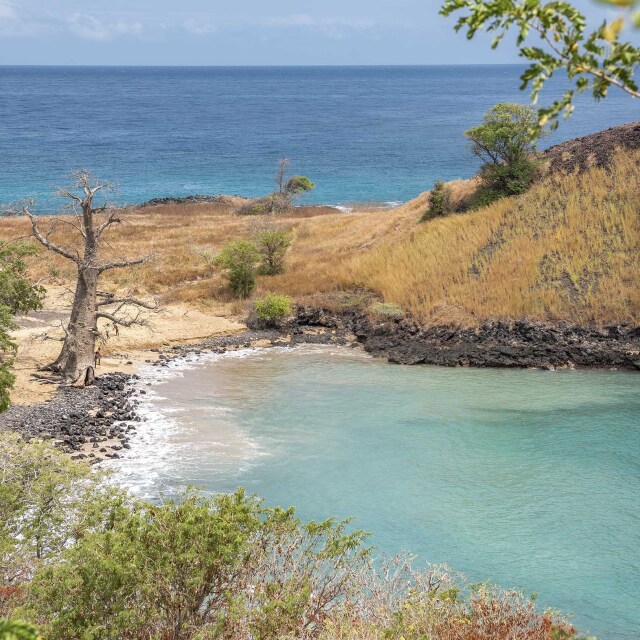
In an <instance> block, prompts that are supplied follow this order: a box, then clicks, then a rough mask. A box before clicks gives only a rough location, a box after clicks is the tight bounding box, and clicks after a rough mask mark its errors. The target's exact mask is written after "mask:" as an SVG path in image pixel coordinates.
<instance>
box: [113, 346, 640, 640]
mask: <svg viewBox="0 0 640 640" xmlns="http://www.w3.org/2000/svg"><path fill="white" fill-rule="evenodd" d="M146 375H147V377H148V378H149V379H150V380H151V379H152V378H153V377H154V376H156V377H157V376H161V378H162V379H161V381H160V382H159V383H158V384H156V385H154V386H153V387H146V388H147V389H148V390H149V395H148V396H146V397H147V400H146V402H145V405H146V406H145V410H146V411H147V412H149V416H150V420H149V422H148V423H143V424H142V425H141V427H140V429H139V431H140V435H138V436H136V438H137V439H138V440H139V441H141V442H142V441H146V442H147V443H148V444H149V446H148V447H141V446H139V444H138V443H135V444H134V447H133V449H132V450H131V452H130V453H129V454H128V455H129V457H127V458H125V459H122V460H120V461H117V462H115V463H113V465H114V466H115V467H116V468H117V470H118V476H119V478H121V479H122V480H124V481H125V482H126V483H128V484H130V485H131V486H133V487H135V488H136V490H138V491H140V492H141V493H143V494H145V495H148V496H155V497H157V496H158V494H159V493H160V492H162V491H164V492H167V493H170V492H171V491H172V490H173V489H175V488H176V487H177V486H180V485H183V484H186V483H189V482H190V483H194V484H196V485H202V486H206V487H207V488H209V489H211V490H214V491H228V490H232V489H234V488H235V487H237V486H238V485H241V486H244V487H246V488H247V489H248V490H249V491H250V492H255V493H258V494H260V495H262V496H264V497H265V498H266V499H267V502H268V503H270V504H279V505H283V506H288V505H296V506H297V507H298V509H299V512H300V514H301V516H302V517H304V518H316V519H317V518H324V517H327V516H331V515H337V516H339V517H346V516H351V515H352V516H355V517H356V525H357V526H358V527H360V528H363V529H366V530H369V531H372V532H374V536H373V541H374V543H375V544H377V545H378V546H379V547H380V548H381V549H382V550H384V551H386V552H396V551H399V550H411V551H413V552H415V553H417V554H418V555H419V557H420V559H421V560H427V561H429V562H447V563H448V564H450V565H451V566H452V567H453V568H455V569H456V570H459V571H462V572H464V573H465V574H467V575H468V576H470V577H471V578H473V579H477V580H485V579H490V580H492V581H494V582H497V583H499V584H502V585H504V586H515V587H520V588H523V589H525V590H526V591H527V592H530V593H531V592H536V593H538V594H539V601H540V602H541V603H542V604H544V605H545V606H547V605H548V606H553V607H557V608H560V609H562V610H565V611H571V612H574V613H575V614H576V618H575V621H576V623H577V624H578V625H579V627H580V628H581V629H583V630H585V631H589V632H591V633H595V634H597V635H599V637H600V638H636V637H638V630H640V602H639V601H638V598H637V593H638V590H640V500H639V497H640V375H638V374H633V373H622V372H598V371H564V372H543V371H513V370H491V369H485V370H483V369H447V368H438V367H398V366H395V365H390V364H387V363H386V362H383V361H380V360H373V359H371V358H369V357H367V356H366V355H364V354H362V353H361V352H360V351H359V350H350V349H333V348H316V347H313V348H312V347H308V348H304V349H301V350H296V351H287V350H279V349H275V350H268V351H247V352H241V353H239V354H229V355H227V356H223V357H219V356H216V357H213V356H211V357H205V359H204V361H201V362H200V363H199V364H194V363H191V364H189V363H182V364H180V365H173V368H172V369H170V370H168V371H167V370H165V371H158V370H157V369H151V368H150V369H149V370H148V372H147V373H146Z"/></svg>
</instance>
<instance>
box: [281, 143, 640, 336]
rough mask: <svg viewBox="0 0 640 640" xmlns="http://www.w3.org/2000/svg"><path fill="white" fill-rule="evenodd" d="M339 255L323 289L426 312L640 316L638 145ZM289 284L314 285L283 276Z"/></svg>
mask: <svg viewBox="0 0 640 640" xmlns="http://www.w3.org/2000/svg"><path fill="white" fill-rule="evenodd" d="M390 215H394V214H390ZM403 217H404V216H401V217H400V219H403ZM362 232H363V234H365V233H366V231H365V230H364V229H363V230H362ZM336 258H339V256H335V255H334V256H332V257H331V269H329V270H327V269H323V268H320V269H319V271H318V272H316V273H317V276H318V277H317V280H316V282H317V286H318V288H319V289H323V290H328V289H330V288H332V287H336V286H339V287H344V288H348V287H349V286H354V285H361V286H364V287H367V288H369V289H372V290H373V291H375V292H376V293H378V294H379V295H380V296H381V297H383V298H384V300H385V301H388V302H395V303H397V304H398V305H400V306H401V307H402V308H403V309H405V310H408V311H411V312H412V313H413V314H414V315H415V316H417V317H419V318H420V319H421V320H423V321H424V322H447V323H449V322H452V323H460V324H470V323H474V322H478V321H481V320H483V319H486V318H510V319H517V318H525V317H526V318H529V319H536V320H549V321H557V320H566V321H570V322H575V323H580V324H591V323H595V324H600V323H609V322H613V323H618V322H633V323H638V322H640V153H638V152H635V153H633V154H630V153H620V154H618V155H617V156H616V158H615V159H614V162H613V164H612V165H611V167H610V168H609V169H604V168H597V169H591V170H589V171H588V172H586V173H584V174H581V175H563V176H554V177H550V178H548V179H547V180H545V181H544V182H543V183H541V184H539V185H537V186H536V187H534V188H533V189H532V190H531V191H530V192H529V193H527V194H525V195H524V196H521V197H520V198H517V199H516V198H514V199H507V200H503V201H501V202H498V203H496V204H494V205H492V206H490V207H487V208H485V209H482V210H480V211H477V212H472V213H467V214H463V215H454V216H450V217H447V218H442V219H438V220H432V221H430V222H427V223H424V224H423V225H419V226H417V227H416V226H413V227H412V228H411V229H407V227H406V225H400V227H399V229H398V231H397V232H396V233H391V234H389V236H388V237H387V238H386V239H385V240H384V241H383V242H382V243H377V244H375V245H374V246H372V248H371V249H370V250H369V251H365V252H362V251H356V252H354V253H353V255H351V256H350V257H349V259H346V260H344V259H342V260H341V259H336ZM294 260H295V258H294ZM302 267H303V265H302V264H298V265H297V268H298V269H300V268H302ZM279 289H281V290H283V291H292V292H294V293H297V294H300V293H308V289H309V287H308V285H306V284H301V283H298V284H296V282H295V279H293V278H292V277H291V276H288V277H287V276H285V277H284V278H283V282H282V284H281V286H280V287H279Z"/></svg>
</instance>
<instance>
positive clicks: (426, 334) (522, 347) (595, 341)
mask: <svg viewBox="0 0 640 640" xmlns="http://www.w3.org/2000/svg"><path fill="white" fill-rule="evenodd" d="M295 322H296V325H297V326H298V327H313V326H315V327H324V328H327V329H331V330H333V331H337V332H339V333H342V334H347V333H351V334H353V335H354V336H355V339H356V340H357V341H358V343H360V344H361V345H362V346H363V347H364V349H365V351H367V352H368V353H370V354H371V355H373V356H375V357H384V358H387V359H388V360H389V362H393V363H397V364H407V365H415V364H434V365H441V366H447V367H461V366H462V367H512V368H543V369H555V368H563V367H568V368H576V367H577V368H597V369H626V370H636V371H637V370H640V327H637V326H630V325H610V326H605V327H602V328H585V327H579V326H572V325H558V326H550V325H547V324H543V323H539V322H529V321H526V320H519V321H514V322H505V321H491V322H484V323H482V324H481V325H479V326H478V327H473V328H462V329H461V328H455V327H446V326H427V327H424V326H421V325H420V324H419V323H417V322H415V321H414V320H411V319H406V318H399V319H384V320H375V319H372V318H371V317H370V316H369V315H367V314H365V313H361V312H353V311H350V312H345V313H341V314H335V313H332V312H329V311H326V310H323V309H317V308H310V307H305V308H300V309H299V310H298V313H297V317H296V320H295Z"/></svg>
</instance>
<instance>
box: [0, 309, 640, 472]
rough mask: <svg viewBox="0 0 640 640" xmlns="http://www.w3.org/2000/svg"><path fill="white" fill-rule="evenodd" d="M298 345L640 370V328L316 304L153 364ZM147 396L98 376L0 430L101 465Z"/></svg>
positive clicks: (477, 361) (424, 358)
mask: <svg viewBox="0 0 640 640" xmlns="http://www.w3.org/2000/svg"><path fill="white" fill-rule="evenodd" d="M301 344H335V345H350V346H359V345H360V346H362V347H363V348H364V350H365V351H366V352H367V353H369V354H371V355H372V356H374V357H379V358H386V359H387V360H388V361H389V362H392V363H397V364H405V365H416V364H433V365H440V366H448V367H457V366H463V367H467V366H468V367H512V368H543V369H558V368H567V367H568V368H579V367H584V368H600V369H626V370H638V371H640V327H630V326H618V325H616V326H609V327H604V328H601V329H586V328H581V327H575V326H569V325H567V326H557V327H552V326H548V325H544V324H541V323H531V322H527V321H517V322H512V323H508V322H486V323H484V324H482V325H480V326H479V327H476V328H470V329H454V328H451V327H422V326H420V325H419V324H418V323H416V322H414V321H412V320H408V319H406V318H403V319H384V320H375V319H372V318H371V317H370V316H369V315H367V314H365V313H362V312H356V311H347V312H344V313H333V312H330V311H328V310H325V309H320V308H312V307H299V308H298V309H297V313H296V315H295V317H294V318H293V320H292V321H291V322H289V323H288V324H287V326H286V327H283V328H282V329H280V330H275V329H266V330H261V329H250V330H248V331H245V332H243V333H240V334H237V335H233V336H224V337H218V338H210V339H208V340H204V341H202V342H200V343H198V344H184V345H175V346H172V347H170V348H166V349H155V350H153V351H154V352H155V354H154V355H156V356H157V360H155V361H151V360H148V361H147V363H148V364H151V365H152V366H156V367H169V365H170V363H171V362H172V361H174V360H176V359H179V358H185V357H188V356H198V355H204V354H207V353H225V352H228V351H233V350H237V349H246V348H250V347H272V346H276V347H278V346H279V347H285V346H286V347H295V346H297V345H301ZM147 384H151V383H147ZM144 394H146V391H145V389H144V387H142V386H141V384H140V378H139V376H138V375H135V374H134V375H129V374H125V373H109V374H106V375H99V376H98V377H97V378H96V383H95V385H94V386H92V387H88V388H75V387H61V388H60V389H59V390H58V391H57V393H56V395H55V396H54V397H53V398H52V399H51V400H50V401H48V402H45V403H41V404H37V405H30V406H13V407H11V408H10V409H9V410H8V411H6V412H5V413H3V414H2V415H0V429H8V430H11V431H16V432H18V433H20V434H22V436H23V437H25V438H28V439H30V438H38V439H51V440H54V441H55V442H56V444H57V445H58V446H60V447H61V448H62V449H63V450H65V451H67V452H69V453H70V454H71V457H72V458H74V459H86V460H88V461H90V462H92V463H95V462H100V461H101V460H104V459H113V458H119V457H121V455H122V452H123V450H125V449H129V448H130V447H131V445H130V443H129V440H130V438H131V436H132V435H133V433H135V431H136V429H137V428H138V427H137V425H138V423H140V422H141V421H142V420H143V418H142V416H141V415H140V414H139V412H138V411H137V407H138V405H139V403H140V397H141V396H142V395H144Z"/></svg>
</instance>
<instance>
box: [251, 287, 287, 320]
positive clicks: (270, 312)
mask: <svg viewBox="0 0 640 640" xmlns="http://www.w3.org/2000/svg"><path fill="white" fill-rule="evenodd" d="M253 307H254V309H255V311H256V315H257V316H258V318H260V319H261V320H263V321H264V322H266V323H267V324H269V325H275V324H277V323H278V321H279V320H282V319H283V318H286V317H288V316H290V315H291V298H289V296H279V295H277V294H275V293H267V295H266V296H264V298H260V300H256V301H255V303H254V305H253Z"/></svg>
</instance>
